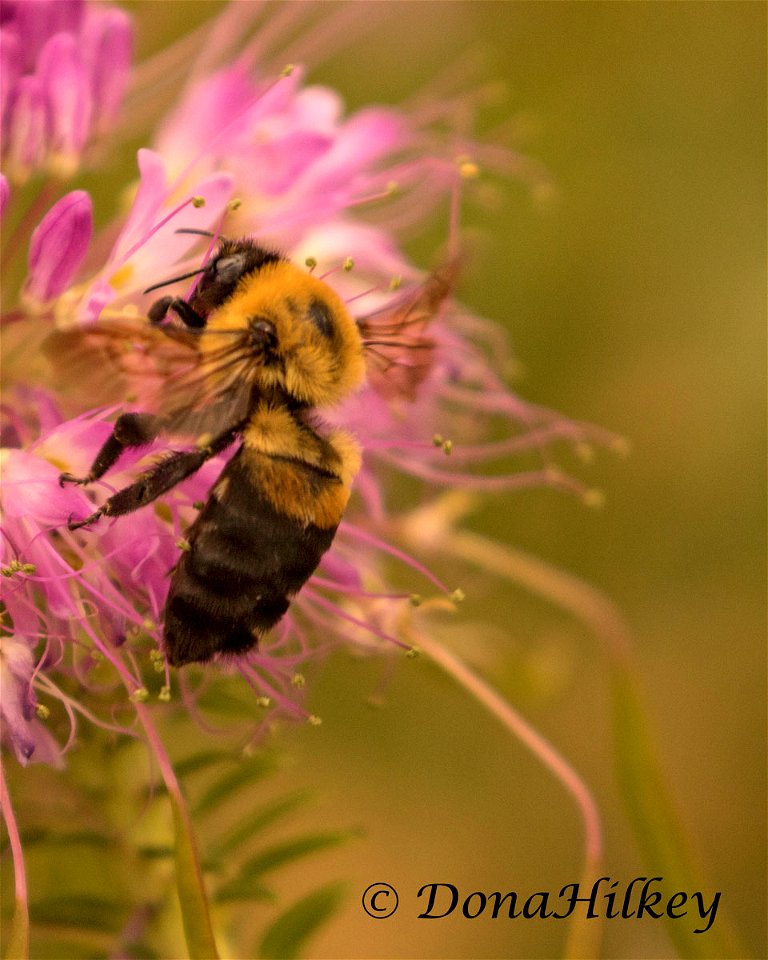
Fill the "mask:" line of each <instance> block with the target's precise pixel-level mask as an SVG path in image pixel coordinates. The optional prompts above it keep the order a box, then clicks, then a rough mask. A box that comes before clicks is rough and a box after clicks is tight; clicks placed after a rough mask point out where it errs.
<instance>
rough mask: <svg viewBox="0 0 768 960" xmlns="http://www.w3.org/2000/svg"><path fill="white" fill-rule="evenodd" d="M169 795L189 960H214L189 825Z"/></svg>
mask: <svg viewBox="0 0 768 960" xmlns="http://www.w3.org/2000/svg"><path fill="white" fill-rule="evenodd" d="M168 798H169V800H170V802H171V808H172V810H173V834H174V841H175V859H176V890H177V892H178V895H179V906H180V908H181V918H182V922H183V925H184V936H185V937H186V941H187V950H188V952H189V956H190V960H217V958H218V956H219V954H218V952H217V950H216V941H215V939H214V936H213V927H212V926H211V917H210V913H209V910H208V898H207V896H206V893H205V886H204V884H203V872H202V870H201V868H200V859H199V857H198V853H197V845H196V843H195V837H194V834H193V832H192V825H191V823H190V821H189V819H188V814H187V811H186V809H185V808H184V807H183V806H182V805H181V803H180V802H179V798H178V797H176V796H174V794H173V793H169V795H168Z"/></svg>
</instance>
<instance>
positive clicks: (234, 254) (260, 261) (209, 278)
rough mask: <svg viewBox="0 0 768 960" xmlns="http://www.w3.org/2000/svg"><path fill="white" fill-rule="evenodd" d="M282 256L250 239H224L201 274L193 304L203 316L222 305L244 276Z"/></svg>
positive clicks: (278, 260)
mask: <svg viewBox="0 0 768 960" xmlns="http://www.w3.org/2000/svg"><path fill="white" fill-rule="evenodd" d="M282 259H283V258H282V257H281V256H280V254H278V253H275V252H274V251H272V250H265V249H264V248H263V247H259V246H257V245H256V244H255V243H253V241H251V240H222V242H221V244H220V245H219V248H218V250H217V251H216V253H215V255H214V256H213V257H211V259H210V260H209V261H208V263H207V264H206V266H205V269H204V270H203V271H202V273H201V275H200V279H199V281H198V283H197V286H196V287H195V292H194V293H193V295H192V297H191V298H190V301H189V303H190V306H191V307H192V308H193V309H194V310H195V311H196V312H197V313H199V314H200V316H202V317H207V316H208V315H209V314H210V313H211V312H212V311H213V310H216V309H218V308H219V307H221V306H222V304H224V303H225V302H226V301H227V300H228V299H229V298H230V297H231V296H232V294H233V293H234V292H235V290H236V289H237V285H238V284H239V283H240V281H241V280H243V279H244V278H245V277H248V276H251V275H254V274H257V273H258V271H259V270H261V269H262V267H264V266H266V265H267V264H270V263H279V262H280V261H281V260H282Z"/></svg>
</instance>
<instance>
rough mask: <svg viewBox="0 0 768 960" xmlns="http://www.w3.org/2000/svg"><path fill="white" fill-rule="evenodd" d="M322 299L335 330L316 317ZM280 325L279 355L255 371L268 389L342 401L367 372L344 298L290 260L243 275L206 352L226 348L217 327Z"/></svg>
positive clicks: (217, 314) (203, 346)
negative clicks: (313, 316) (257, 323)
mask: <svg viewBox="0 0 768 960" xmlns="http://www.w3.org/2000/svg"><path fill="white" fill-rule="evenodd" d="M318 303H319V304H321V305H322V307H323V309H324V312H325V313H326V314H327V316H328V317H329V318H330V327H331V335H328V334H327V333H324V332H322V331H321V330H320V329H318V326H317V325H316V324H315V323H313V321H312V319H311V308H312V305H313V304H315V305H317V304H318ZM260 320H264V321H268V322H269V323H270V324H272V325H273V326H274V330H275V337H276V348H275V354H276V358H277V361H276V362H275V361H273V362H271V363H267V364H263V363H259V364H257V365H256V366H255V368H254V367H253V365H251V366H249V368H248V370H249V373H248V375H249V376H252V377H253V378H254V382H255V384H256V385H258V386H261V387H263V388H265V389H266V390H269V389H275V388H278V389H280V390H283V391H285V392H286V393H287V394H288V395H289V396H291V397H294V398H295V399H296V400H298V401H300V402H301V403H306V404H309V405H311V406H326V405H329V404H333V403H337V402H338V401H339V400H342V399H343V398H344V397H346V396H347V395H348V394H350V393H352V392H353V391H354V390H356V389H357V387H359V386H360V385H361V384H362V382H363V380H364V377H365V366H364V360H363V346H362V341H361V338H360V333H359V330H358V328H357V324H356V323H355V321H354V320H353V319H352V317H351V316H350V314H349V311H348V310H347V308H346V307H345V305H344V303H343V301H342V300H341V298H340V297H339V296H338V294H336V293H335V292H334V291H333V290H332V289H331V288H330V287H329V286H328V285H327V284H326V283H324V282H323V281H322V280H318V279H317V278H316V277H313V276H311V275H310V274H308V273H306V272H305V271H303V270H301V269H299V267H297V266H295V264H292V263H289V262H288V261H279V262H277V263H269V264H267V265H265V266H264V267H262V268H261V269H260V270H259V271H258V272H257V273H254V274H249V275H247V276H245V277H243V279H242V280H241V281H240V283H239V284H238V286H237V287H236V289H235V292H234V293H233V294H232V296H231V297H229V298H228V299H227V301H226V302H225V303H224V304H223V306H221V307H220V308H219V309H218V310H215V311H213V312H212V313H211V314H210V316H209V317H208V322H207V325H206V331H205V332H204V333H203V334H202V335H201V338H200V351H201V353H202V355H203V358H204V359H205V358H206V357H213V356H214V355H215V354H216V352H217V351H220V350H221V348H222V340H223V338H222V336H221V335H220V333H219V334H218V335H217V333H216V331H222V330H234V331H238V330H242V331H247V329H248V326H249V323H251V322H254V321H260Z"/></svg>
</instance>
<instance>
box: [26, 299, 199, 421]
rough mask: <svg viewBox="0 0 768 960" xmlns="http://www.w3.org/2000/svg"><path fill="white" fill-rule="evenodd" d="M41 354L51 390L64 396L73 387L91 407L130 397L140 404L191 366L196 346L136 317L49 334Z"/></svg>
mask: <svg viewBox="0 0 768 960" xmlns="http://www.w3.org/2000/svg"><path fill="white" fill-rule="evenodd" d="M43 351H44V353H45V354H46V356H47V357H48V359H49V360H50V362H51V367H52V373H53V377H54V380H55V381H56V385H57V386H58V387H59V388H60V389H61V390H62V391H63V392H64V393H65V394H66V392H67V388H68V387H69V388H70V389H71V388H73V387H74V388H75V389H76V390H77V396H78V399H80V398H82V397H83V396H87V397H88V399H89V401H91V402H92V404H93V406H97V405H100V404H109V403H115V402H120V401H125V400H126V398H131V397H133V396H135V397H136V398H137V400H140V401H142V402H144V400H145V398H147V397H149V396H151V395H152V394H153V393H154V392H155V391H156V390H158V389H159V388H160V387H161V386H162V384H163V383H164V382H166V381H167V380H168V379H169V378H170V377H172V376H173V375H174V374H176V373H177V372H178V371H180V370H184V369H186V368H188V367H189V366H190V365H192V364H193V363H194V362H195V359H196V357H197V342H196V336H195V335H194V334H192V333H190V332H189V331H187V330H182V329H180V328H177V327H174V328H173V330H172V332H171V331H170V330H169V332H166V330H165V328H164V329H160V328H159V327H155V326H152V325H151V324H149V323H148V322H147V320H146V319H145V318H143V317H139V316H137V317H135V318H133V317H126V318H121V319H114V320H105V321H99V322H96V323H93V324H88V325H87V326H85V325H83V326H79V327H72V328H69V329H64V330H61V329H57V330H54V331H53V332H52V333H50V334H49V335H48V336H47V337H46V339H45V341H44V343H43Z"/></svg>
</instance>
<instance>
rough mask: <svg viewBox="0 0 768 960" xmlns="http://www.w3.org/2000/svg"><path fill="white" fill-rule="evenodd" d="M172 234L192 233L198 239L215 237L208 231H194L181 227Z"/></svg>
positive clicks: (190, 228)
mask: <svg viewBox="0 0 768 960" xmlns="http://www.w3.org/2000/svg"><path fill="white" fill-rule="evenodd" d="M173 232H174V233H193V234H195V235H196V236H198V237H215V236H216V234H215V233H211V231H210V230H196V229H195V228H194V227H182V228H181V229H180V230H174V231H173Z"/></svg>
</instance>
